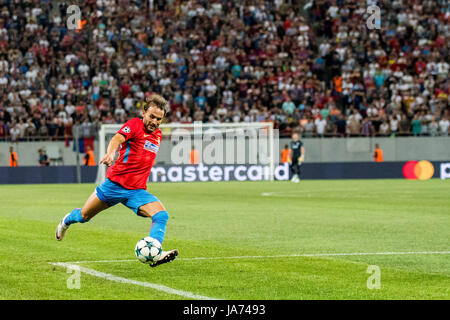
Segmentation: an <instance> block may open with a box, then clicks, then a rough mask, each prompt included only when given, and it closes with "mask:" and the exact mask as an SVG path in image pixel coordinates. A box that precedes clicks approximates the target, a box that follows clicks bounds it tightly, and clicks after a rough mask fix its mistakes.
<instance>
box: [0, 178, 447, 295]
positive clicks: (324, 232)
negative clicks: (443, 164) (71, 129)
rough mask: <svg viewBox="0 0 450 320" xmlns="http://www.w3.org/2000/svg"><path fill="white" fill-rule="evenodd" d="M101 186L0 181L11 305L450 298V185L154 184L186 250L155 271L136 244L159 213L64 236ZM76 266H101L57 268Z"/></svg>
mask: <svg viewBox="0 0 450 320" xmlns="http://www.w3.org/2000/svg"><path fill="white" fill-rule="evenodd" d="M94 188H95V185H93V184H81V185H76V184H71V185H3V186H0V194H1V199H2V201H1V206H0V244H1V245H0V299H120V300H125V299H146V300H156V299H189V295H183V294H179V292H184V293H189V294H192V295H197V296H202V297H209V298H219V299H227V300H228V299H249V300H250V299H257V300H262V299H269V300H281V299H286V300H300V299H449V298H450V246H449V243H450V242H449V239H450V183H449V182H448V181H441V180H437V179H433V180H430V181H408V180H334V181H311V180H310V181H301V182H300V183H299V184H293V183H290V182H218V183H213V182H211V183H159V184H152V185H149V191H150V192H152V193H154V194H155V195H156V196H157V197H158V198H159V199H160V200H161V201H162V202H163V204H164V205H165V207H166V208H167V211H168V212H169V215H170V219H169V223H168V226H167V233H166V239H165V241H164V244H163V245H164V246H163V247H164V248H165V249H173V248H177V249H179V251H180V255H179V257H178V258H177V259H176V260H175V261H174V262H172V263H170V264H165V265H161V266H159V267H157V268H150V267H148V266H147V265H144V264H142V263H140V262H138V261H137V260H136V259H135V257H134V251H133V249H134V246H135V244H136V242H137V241H138V240H139V239H140V238H143V237H145V236H147V235H148V231H149V228H150V225H151V221H150V220H149V219H145V218H141V217H138V216H136V215H135V214H134V213H133V212H132V211H131V210H129V209H128V208H126V207H124V206H123V205H121V204H119V205H117V206H115V207H113V208H110V209H108V210H106V211H104V212H102V213H100V214H98V215H97V216H96V217H95V218H93V219H92V220H91V221H90V222H89V223H85V224H83V225H82V224H77V225H73V226H71V227H70V229H69V230H68V233H67V235H66V237H65V239H64V240H63V241H62V242H57V241H56V240H55V239H54V232H55V228H56V225H57V224H58V222H59V220H60V219H61V218H62V216H63V215H64V214H65V213H67V212H68V211H70V210H71V209H73V208H76V207H81V206H82V205H83V204H84V202H85V200H86V199H87V198H88V196H89V195H90V194H91V193H92V192H93V190H94ZM336 253H338V254H339V253H348V254H353V255H333V254H336ZM359 253H361V254H359ZM374 253H381V254H374ZM402 253H403V254H402ZM321 254H324V255H321ZM326 254H330V255H326ZM239 256H242V258H238V257H239ZM99 260H102V261H100V262H99ZM75 261H77V262H79V261H82V262H81V263H79V264H77V265H79V266H81V267H82V268H85V269H86V270H91V271H92V272H94V274H92V273H91V274H89V273H85V272H81V273H80V276H79V280H80V281H79V285H80V288H79V289H70V288H68V282H70V281H71V280H70V279H71V278H70V277H72V276H75V273H72V274H71V273H68V270H67V269H66V268H65V267H63V266H57V265H56V266H55V265H52V264H51V263H52V262H75ZM369 266H376V267H375V268H378V270H379V273H378V274H377V275H378V278H377V279H378V280H379V282H373V281H375V280H373V278H370V279H369V277H372V276H374V274H371V273H368V267H369ZM83 270H84V269H83ZM99 275H101V276H99ZM105 275H107V276H106V277H105ZM108 277H115V278H114V279H118V278H119V279H125V281H122V282H120V281H112V280H111V279H110V278H108ZM133 281H134V282H133ZM143 283H144V284H145V283H148V284H150V286H144V285H141V284H143ZM368 283H369V284H374V283H375V284H376V283H379V287H378V289H377V288H373V287H372V289H370V288H369V287H370V286H368ZM158 286H164V287H162V288H163V289H160V288H161V287H158ZM167 288H169V289H171V290H172V289H173V290H177V291H176V292H172V291H170V290H169V291H168V290H167ZM194 297H195V296H194Z"/></svg>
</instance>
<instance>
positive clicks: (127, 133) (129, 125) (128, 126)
mask: <svg viewBox="0 0 450 320" xmlns="http://www.w3.org/2000/svg"><path fill="white" fill-rule="evenodd" d="M136 132H137V126H136V119H131V120H129V121H127V122H125V124H124V125H123V126H122V128H120V129H119V131H117V133H120V134H121V135H123V136H124V137H125V141H127V140H130V139H132V138H133V137H134V136H135V135H136Z"/></svg>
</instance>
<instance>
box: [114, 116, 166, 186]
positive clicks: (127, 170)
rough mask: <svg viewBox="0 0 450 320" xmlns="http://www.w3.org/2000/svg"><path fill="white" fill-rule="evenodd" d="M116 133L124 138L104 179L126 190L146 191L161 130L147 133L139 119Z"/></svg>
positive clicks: (126, 124)
mask: <svg viewBox="0 0 450 320" xmlns="http://www.w3.org/2000/svg"><path fill="white" fill-rule="evenodd" d="M117 133H120V134H121V135H123V136H124V137H125V142H124V143H122V145H121V148H120V150H119V158H118V159H117V160H116V162H115V163H114V165H112V166H111V167H109V168H108V171H107V172H106V177H107V178H108V179H110V180H111V181H114V182H117V183H118V184H120V185H121V186H123V187H124V188H127V189H147V181H148V177H149V175H150V171H151V170H152V166H153V163H154V161H155V158H156V154H157V153H158V150H159V145H160V143H161V136H162V135H161V130H160V129H156V130H155V131H153V132H149V131H147V130H146V129H145V127H144V123H143V121H142V119H140V118H133V119H131V120H129V121H127V122H126V123H125V124H124V125H123V126H122V128H120V130H119V131H117Z"/></svg>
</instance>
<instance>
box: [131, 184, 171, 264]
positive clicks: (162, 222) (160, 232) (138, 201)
mask: <svg viewBox="0 0 450 320" xmlns="http://www.w3.org/2000/svg"><path fill="white" fill-rule="evenodd" d="M123 204H124V205H126V206H127V207H128V208H130V209H132V210H133V211H134V212H135V213H136V214H137V215H139V216H141V217H146V218H151V219H152V226H151V228H150V232H149V236H150V237H152V238H154V239H157V240H158V241H159V242H160V243H161V244H162V243H163V241H164V237H165V235H166V226H167V221H168V220H169V214H168V213H167V210H166V208H165V207H164V205H163V204H162V203H161V201H159V200H158V198H156V197H155V196H154V195H152V194H150V193H149V192H147V191H146V190H134V191H133V195H132V196H130V198H129V199H128V200H127V201H125V202H123ZM177 255H178V250H170V251H163V252H162V254H161V258H160V259H159V260H158V261H157V262H156V263H154V264H152V265H151V266H152V267H155V266H157V265H160V264H162V263H166V262H170V261H172V260H174V259H175V257H176V256H177Z"/></svg>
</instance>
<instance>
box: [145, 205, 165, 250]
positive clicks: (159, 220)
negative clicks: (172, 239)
mask: <svg viewBox="0 0 450 320" xmlns="http://www.w3.org/2000/svg"><path fill="white" fill-rule="evenodd" d="M167 220H169V214H168V213H167V211H159V212H157V213H156V214H155V215H153V217H152V228H151V229H150V234H149V236H150V237H152V238H155V239H156V240H158V241H159V242H160V243H161V244H162V243H163V240H164V236H165V235H166V224H167Z"/></svg>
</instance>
